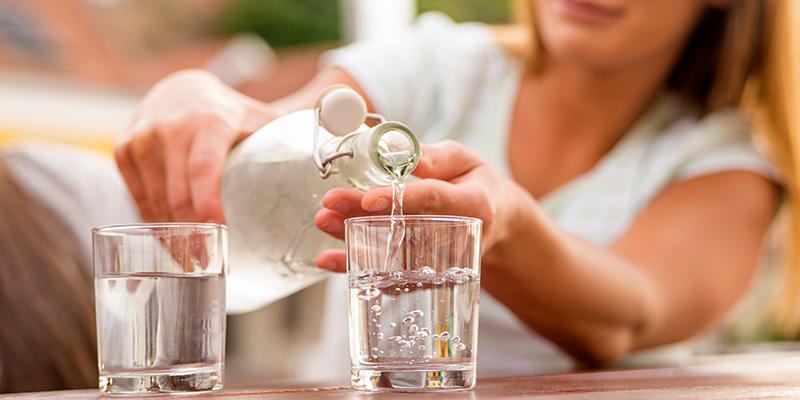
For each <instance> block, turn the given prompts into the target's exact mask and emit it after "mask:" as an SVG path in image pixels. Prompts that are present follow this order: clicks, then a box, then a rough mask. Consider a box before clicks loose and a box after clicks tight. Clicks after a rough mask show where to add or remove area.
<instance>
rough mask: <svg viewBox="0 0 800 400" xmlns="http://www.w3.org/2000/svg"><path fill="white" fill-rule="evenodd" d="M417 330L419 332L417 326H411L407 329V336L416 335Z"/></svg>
mask: <svg viewBox="0 0 800 400" xmlns="http://www.w3.org/2000/svg"><path fill="white" fill-rule="evenodd" d="M418 330H419V326H417V325H411V326H409V327H408V334H409V335H413V334H415V333H417V331H418Z"/></svg>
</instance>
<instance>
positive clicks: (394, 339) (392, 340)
mask: <svg viewBox="0 0 800 400" xmlns="http://www.w3.org/2000/svg"><path fill="white" fill-rule="evenodd" d="M402 338H403V337H402V336H389V341H390V342H397V341H399V340H400V339H402Z"/></svg>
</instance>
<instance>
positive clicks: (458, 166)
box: [413, 140, 486, 181]
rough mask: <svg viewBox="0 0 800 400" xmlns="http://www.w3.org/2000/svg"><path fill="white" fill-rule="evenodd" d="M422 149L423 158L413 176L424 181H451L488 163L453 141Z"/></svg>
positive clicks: (423, 146) (422, 146) (426, 146)
mask: <svg viewBox="0 0 800 400" xmlns="http://www.w3.org/2000/svg"><path fill="white" fill-rule="evenodd" d="M420 147H421V157H420V160H419V164H418V165H417V168H415V169H414V172H413V174H414V176H417V177H420V178H423V179H439V180H443V181H450V180H453V179H455V178H457V177H459V176H461V175H464V174H466V173H468V172H469V171H471V170H472V169H473V168H475V167H477V166H479V165H481V164H485V163H486V161H485V160H484V159H483V158H482V157H481V156H479V155H478V154H477V153H475V152H473V151H472V150H470V149H468V148H467V147H465V146H464V145H462V144H460V143H458V142H455V141H452V140H443V141H441V142H438V143H435V144H430V145H424V144H423V145H421V146H420Z"/></svg>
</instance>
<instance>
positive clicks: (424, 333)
mask: <svg viewBox="0 0 800 400" xmlns="http://www.w3.org/2000/svg"><path fill="white" fill-rule="evenodd" d="M430 335H431V331H430V329H428V328H422V329H420V330H419V332H417V334H416V335H415V336H414V338H415V339H417V340H425V339H427V338H428V336H430Z"/></svg>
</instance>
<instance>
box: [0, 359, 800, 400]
mask: <svg viewBox="0 0 800 400" xmlns="http://www.w3.org/2000/svg"><path fill="white" fill-rule="evenodd" d="M479 375H480V373H479ZM411 396H414V397H413V398H414V399H428V398H447V399H453V400H460V399H475V400H480V399H521V398H526V399H528V398H532V399H556V398H557V399H559V400H570V399H597V400H604V399H648V400H659V399H719V400H723V399H724V400H734V399H795V398H800V352H788V353H787V352H781V353H761V354H746V355H727V356H709V357H700V358H698V360H697V362H696V363H693V364H692V365H686V366H679V367H669V368H655V369H637V370H613V371H595V372H575V373H568V374H558V375H535V376H522V377H507V378H486V379H480V378H479V379H478V384H477V386H476V388H475V389H474V390H470V391H460V392H443V393H398V392H382V393H370V392H361V391H356V390H353V389H351V388H348V387H317V388H306V389H285V388H284V389H280V388H270V387H259V386H258V385H255V386H235V387H225V388H224V389H223V390H221V391H219V392H214V393H204V394H189V395H170V396H125V397H122V398H124V399H141V398H150V399H153V398H167V397H168V398H169V399H190V398H191V399H206V398H213V399H217V398H220V399H236V400H255V399H373V400H375V399H381V400H385V399H403V398H411ZM98 398H100V399H108V398H109V397H105V396H102V395H101V394H100V391H99V390H95V389H92V390H67V391H55V392H37V393H20V394H10V395H0V399H4V400H6V399H26V400H28V399H45V400H46V399H63V400H86V399H98Z"/></svg>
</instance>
